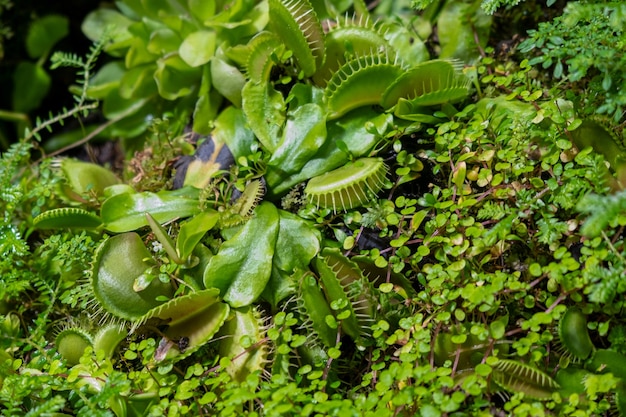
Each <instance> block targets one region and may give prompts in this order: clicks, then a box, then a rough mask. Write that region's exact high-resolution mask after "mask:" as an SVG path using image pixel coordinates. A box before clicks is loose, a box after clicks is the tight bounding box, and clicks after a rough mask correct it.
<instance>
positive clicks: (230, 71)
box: [211, 57, 246, 107]
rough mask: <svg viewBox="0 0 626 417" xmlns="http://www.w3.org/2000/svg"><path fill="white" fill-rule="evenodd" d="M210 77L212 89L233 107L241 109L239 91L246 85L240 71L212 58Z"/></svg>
mask: <svg viewBox="0 0 626 417" xmlns="http://www.w3.org/2000/svg"><path fill="white" fill-rule="evenodd" d="M211 77H212V78H213V87H214V88H215V89H216V90H217V91H219V92H220V94H221V95H223V96H224V97H226V98H227V99H228V101H230V102H231V103H232V104H233V105H234V106H235V107H241V100H242V98H241V94H242V92H241V90H242V89H243V86H244V84H245V83H246V79H245V77H244V76H243V74H242V73H241V71H239V70H238V69H237V67H235V66H233V65H230V64H229V63H227V62H226V61H224V60H223V59H221V58H218V57H214V58H213V59H212V60H211Z"/></svg>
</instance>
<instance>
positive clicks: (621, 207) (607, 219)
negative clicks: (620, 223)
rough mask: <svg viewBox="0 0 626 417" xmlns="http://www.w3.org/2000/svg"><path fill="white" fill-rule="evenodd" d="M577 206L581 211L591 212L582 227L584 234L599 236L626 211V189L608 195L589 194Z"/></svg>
mask: <svg viewBox="0 0 626 417" xmlns="http://www.w3.org/2000/svg"><path fill="white" fill-rule="evenodd" d="M576 208H577V210H578V211H579V212H581V213H588V214H590V216H589V217H588V218H587V220H586V221H585V224H583V226H582V228H581V232H582V234H583V235H585V236H588V237H596V236H599V235H600V233H602V231H604V230H605V229H606V228H607V227H608V226H609V225H610V224H614V223H615V222H616V221H617V218H618V216H620V215H621V214H623V213H626V190H622V191H619V192H616V193H615V194H611V195H606V196H601V195H597V194H587V195H586V196H584V197H583V198H582V199H581V200H580V201H579V203H578V205H577V206H576Z"/></svg>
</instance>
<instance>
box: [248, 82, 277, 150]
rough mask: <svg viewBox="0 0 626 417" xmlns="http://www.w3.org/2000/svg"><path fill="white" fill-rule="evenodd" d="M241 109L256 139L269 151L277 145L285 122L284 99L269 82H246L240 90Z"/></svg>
mask: <svg viewBox="0 0 626 417" xmlns="http://www.w3.org/2000/svg"><path fill="white" fill-rule="evenodd" d="M241 95H242V96H241V97H242V109H243V112H244V114H245V115H246V118H247V120H248V127H249V128H250V129H252V131H253V132H254V134H255V135H256V137H257V139H259V141H260V142H261V143H262V144H263V146H264V147H265V148H266V149H267V150H268V151H269V152H274V151H275V150H276V148H277V147H278V140H279V137H280V131H281V129H282V127H283V123H284V122H285V100H284V99H283V96H282V95H281V94H280V93H279V92H277V91H276V90H274V88H272V87H271V86H270V85H269V83H262V84H255V83H253V82H248V83H246V85H245V86H244V87H243V91H242V92H241Z"/></svg>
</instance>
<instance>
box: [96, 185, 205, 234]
mask: <svg viewBox="0 0 626 417" xmlns="http://www.w3.org/2000/svg"><path fill="white" fill-rule="evenodd" d="M199 212H200V203H199V202H198V200H195V199H191V198H187V197H182V196H180V195H178V194H176V193H173V192H166V191H161V192H159V193H151V192H147V191H146V192H143V193H123V194H117V195H114V196H113V197H110V198H108V199H107V200H106V201H105V202H104V203H103V204H102V207H101V209H100V215H101V217H102V220H103V221H104V228H105V229H106V230H109V231H111V232H115V233H121V232H128V231H131V230H136V229H139V228H140V227H144V226H147V225H148V221H147V219H146V215H145V213H150V214H151V215H152V217H154V219H155V220H156V221H157V222H159V223H161V224H162V223H167V222H169V221H172V220H174V219H178V218H184V217H189V216H193V215H194V214H197V213H199Z"/></svg>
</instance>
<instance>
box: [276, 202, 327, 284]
mask: <svg viewBox="0 0 626 417" xmlns="http://www.w3.org/2000/svg"><path fill="white" fill-rule="evenodd" d="M278 214H279V217H280V223H279V224H280V228H279V230H278V239H277V240H276V249H275V252H274V260H273V263H274V266H276V267H277V268H278V269H280V270H282V271H286V272H287V273H289V274H292V273H293V272H294V270H296V269H302V270H305V269H306V268H307V267H308V265H309V263H310V262H311V259H313V258H314V257H315V255H317V253H318V252H319V251H320V245H321V240H322V236H321V234H320V231H319V230H318V229H316V228H315V227H314V225H313V224H312V223H311V222H309V221H306V220H304V219H302V218H301V217H299V216H297V215H295V214H292V213H290V212H288V211H284V210H279V211H278Z"/></svg>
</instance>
